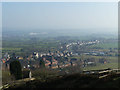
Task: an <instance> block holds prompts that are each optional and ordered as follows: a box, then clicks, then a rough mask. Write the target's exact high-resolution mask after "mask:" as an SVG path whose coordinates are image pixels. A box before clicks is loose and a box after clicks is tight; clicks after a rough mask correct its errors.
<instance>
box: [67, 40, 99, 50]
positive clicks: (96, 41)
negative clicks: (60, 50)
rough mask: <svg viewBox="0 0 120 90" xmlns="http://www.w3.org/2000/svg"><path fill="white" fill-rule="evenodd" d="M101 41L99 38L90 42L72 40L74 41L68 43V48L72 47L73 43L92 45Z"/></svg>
mask: <svg viewBox="0 0 120 90" xmlns="http://www.w3.org/2000/svg"><path fill="white" fill-rule="evenodd" d="M99 42H100V41H99V40H94V41H89V42H72V43H69V44H67V45H66V48H67V49H69V47H71V46H72V45H79V46H82V45H92V44H97V43H99Z"/></svg>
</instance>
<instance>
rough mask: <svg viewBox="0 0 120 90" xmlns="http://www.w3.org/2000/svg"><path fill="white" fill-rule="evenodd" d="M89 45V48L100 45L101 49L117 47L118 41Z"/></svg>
mask: <svg viewBox="0 0 120 90" xmlns="http://www.w3.org/2000/svg"><path fill="white" fill-rule="evenodd" d="M90 47H91V48H94V47H100V48H103V49H109V48H118V43H100V44H96V45H92V46H90Z"/></svg>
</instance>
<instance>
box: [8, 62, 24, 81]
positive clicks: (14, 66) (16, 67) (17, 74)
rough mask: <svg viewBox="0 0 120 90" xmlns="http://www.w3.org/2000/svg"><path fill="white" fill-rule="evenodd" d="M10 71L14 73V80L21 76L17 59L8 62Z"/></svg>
mask: <svg viewBox="0 0 120 90" xmlns="http://www.w3.org/2000/svg"><path fill="white" fill-rule="evenodd" d="M10 73H11V75H14V77H15V79H16V80H18V79H21V78H22V68H21V64H20V62H19V61H18V60H14V61H12V62H10Z"/></svg>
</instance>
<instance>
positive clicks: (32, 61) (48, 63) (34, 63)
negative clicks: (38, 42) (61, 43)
mask: <svg viewBox="0 0 120 90" xmlns="http://www.w3.org/2000/svg"><path fill="white" fill-rule="evenodd" d="M71 55H72V52H68V51H64V52H63V53H62V52H59V51H58V52H57V53H52V52H50V53H47V54H46V53H40V54H39V53H38V52H34V53H33V54H31V55H30V56H29V57H26V58H25V57H24V58H23V57H21V56H20V57H19V56H16V59H17V60H19V61H20V62H21V65H22V67H23V68H39V67H40V64H39V60H40V59H42V60H43V61H44V63H45V67H46V68H51V69H56V68H64V67H68V66H71V65H72V66H75V65H76V64H75V63H74V62H70V60H65V61H64V62H60V61H59V60H58V59H59V58H60V57H64V58H67V57H69V56H71ZM10 58H11V56H10V55H9V54H8V53H6V54H5V55H4V56H3V58H2V59H1V61H2V64H3V65H2V66H3V69H6V68H7V69H9V62H10ZM57 58H58V59H57Z"/></svg>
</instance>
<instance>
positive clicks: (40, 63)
mask: <svg viewBox="0 0 120 90" xmlns="http://www.w3.org/2000/svg"><path fill="white" fill-rule="evenodd" d="M39 65H40V68H45V62H44V61H43V59H41V58H40V62H39Z"/></svg>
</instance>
